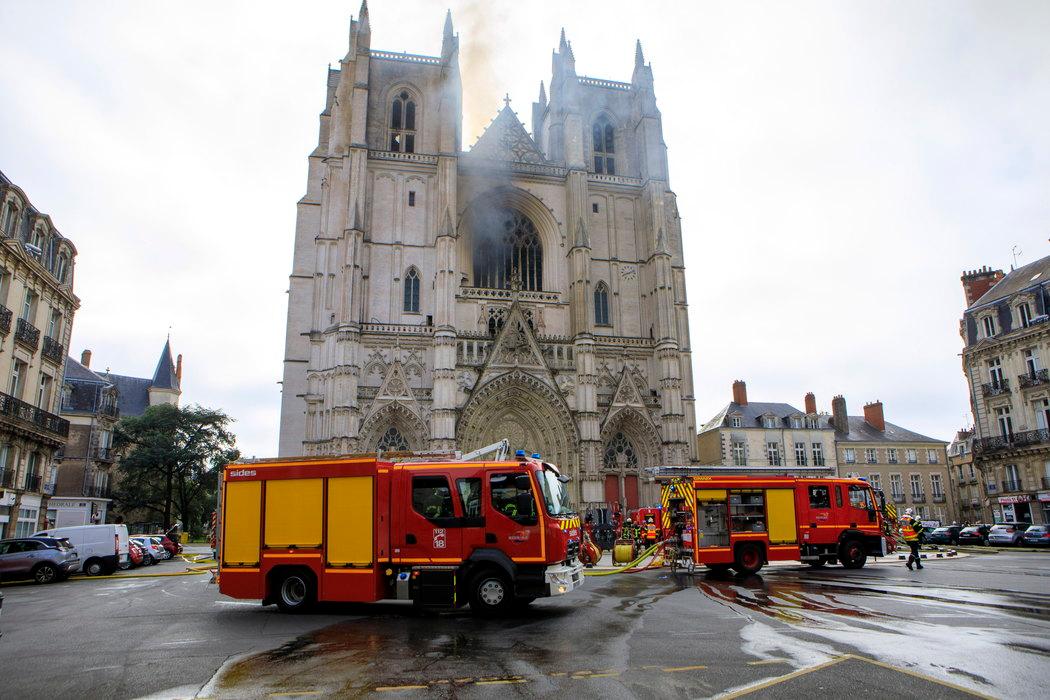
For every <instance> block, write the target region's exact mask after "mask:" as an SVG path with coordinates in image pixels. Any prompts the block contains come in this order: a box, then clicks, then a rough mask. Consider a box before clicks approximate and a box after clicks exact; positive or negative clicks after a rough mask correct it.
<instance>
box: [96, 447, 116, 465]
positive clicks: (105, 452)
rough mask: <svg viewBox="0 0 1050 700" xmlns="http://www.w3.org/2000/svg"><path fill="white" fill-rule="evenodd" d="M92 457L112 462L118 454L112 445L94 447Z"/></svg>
mask: <svg viewBox="0 0 1050 700" xmlns="http://www.w3.org/2000/svg"><path fill="white" fill-rule="evenodd" d="M91 458H92V459H94V460H97V461H99V462H112V461H113V460H114V459H115V458H116V456H115V455H114V454H113V448H112V447H93V448H92V449H91Z"/></svg>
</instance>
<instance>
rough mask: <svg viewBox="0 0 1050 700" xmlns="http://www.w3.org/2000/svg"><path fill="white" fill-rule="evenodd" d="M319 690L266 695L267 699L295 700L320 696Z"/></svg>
mask: <svg viewBox="0 0 1050 700" xmlns="http://www.w3.org/2000/svg"><path fill="white" fill-rule="evenodd" d="M320 694H321V691H319V690H290V691H288V692H287V693H267V694H266V697H268V698H297V697H301V696H303V695H320Z"/></svg>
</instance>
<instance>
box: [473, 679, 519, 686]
mask: <svg viewBox="0 0 1050 700" xmlns="http://www.w3.org/2000/svg"><path fill="white" fill-rule="evenodd" d="M507 683H528V680H526V679H524V678H504V679H502V680H498V681H477V682H476V683H474V685H501V684H507Z"/></svg>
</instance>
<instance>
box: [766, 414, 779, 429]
mask: <svg viewBox="0 0 1050 700" xmlns="http://www.w3.org/2000/svg"><path fill="white" fill-rule="evenodd" d="M762 427H763V428H775V427H777V419H776V416H763V417H762Z"/></svg>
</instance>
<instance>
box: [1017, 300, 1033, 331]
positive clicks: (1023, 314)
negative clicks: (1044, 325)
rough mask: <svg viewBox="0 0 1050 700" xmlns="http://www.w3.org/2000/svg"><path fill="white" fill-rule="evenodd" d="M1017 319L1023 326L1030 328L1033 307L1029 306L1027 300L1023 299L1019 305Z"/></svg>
mask: <svg viewBox="0 0 1050 700" xmlns="http://www.w3.org/2000/svg"><path fill="white" fill-rule="evenodd" d="M1017 320H1018V323H1019V325H1020V326H1021V328H1028V326H1030V325H1032V309H1031V308H1030V307H1029V306H1028V302H1027V301H1022V302H1021V303H1020V304H1018V305H1017Z"/></svg>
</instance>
